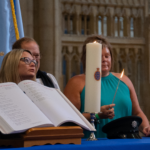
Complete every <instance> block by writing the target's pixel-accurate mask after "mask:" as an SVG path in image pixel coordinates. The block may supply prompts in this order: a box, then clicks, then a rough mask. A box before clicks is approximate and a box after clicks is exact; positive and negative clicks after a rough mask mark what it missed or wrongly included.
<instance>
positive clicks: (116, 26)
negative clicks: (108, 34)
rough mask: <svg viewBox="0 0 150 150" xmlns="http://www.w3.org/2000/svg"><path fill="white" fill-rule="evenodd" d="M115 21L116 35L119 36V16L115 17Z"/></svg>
mask: <svg viewBox="0 0 150 150" xmlns="http://www.w3.org/2000/svg"><path fill="white" fill-rule="evenodd" d="M114 21H115V26H114V28H115V37H118V17H115V19H114Z"/></svg>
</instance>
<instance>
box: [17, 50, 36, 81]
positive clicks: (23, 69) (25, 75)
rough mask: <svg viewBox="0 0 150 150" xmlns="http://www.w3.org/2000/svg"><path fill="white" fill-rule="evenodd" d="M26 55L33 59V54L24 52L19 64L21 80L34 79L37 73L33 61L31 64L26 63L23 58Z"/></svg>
mask: <svg viewBox="0 0 150 150" xmlns="http://www.w3.org/2000/svg"><path fill="white" fill-rule="evenodd" d="M24 57H27V58H30V59H31V60H33V57H32V56H31V54H29V53H28V52H23V53H22V56H21V59H22V60H20V62H19V65H18V72H19V76H20V79H21V81H22V80H31V79H33V77H34V76H35V74H36V66H35V64H34V63H33V62H31V63H30V64H26V63H25V62H24V60H23V58H24Z"/></svg>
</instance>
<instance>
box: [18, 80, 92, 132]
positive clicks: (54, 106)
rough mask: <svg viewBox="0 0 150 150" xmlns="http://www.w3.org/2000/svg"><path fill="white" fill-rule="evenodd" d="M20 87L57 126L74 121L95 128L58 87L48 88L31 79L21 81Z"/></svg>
mask: <svg viewBox="0 0 150 150" xmlns="http://www.w3.org/2000/svg"><path fill="white" fill-rule="evenodd" d="M19 87H20V88H21V89H22V90H23V91H25V92H26V94H27V95H28V96H29V98H30V99H31V100H32V101H33V103H35V104H36V105H37V107H38V108H39V109H40V110H41V111H42V112H43V113H44V114H45V115H46V116H47V117H48V118H49V119H50V120H51V121H52V122H53V123H54V125H55V126H59V125H61V124H63V123H65V122H74V123H76V124H78V125H80V126H82V127H83V128H85V129H88V130H94V129H93V127H92V126H91V124H90V123H89V122H88V121H87V120H86V119H85V118H84V119H85V120H86V121H85V120H84V119H83V118H82V117H80V115H81V116H83V115H82V114H81V113H80V112H79V111H78V110H77V109H76V108H75V107H74V109H73V108H72V107H71V106H70V104H68V103H67V101H65V100H64V97H62V96H61V94H60V93H59V92H58V91H57V90H56V89H54V88H48V87H46V86H43V85H40V84H39V83H36V82H33V81H29V80H26V81H22V82H21V83H19ZM76 111H78V113H77V112H76ZM79 114H80V115H79ZM87 124H88V125H87Z"/></svg>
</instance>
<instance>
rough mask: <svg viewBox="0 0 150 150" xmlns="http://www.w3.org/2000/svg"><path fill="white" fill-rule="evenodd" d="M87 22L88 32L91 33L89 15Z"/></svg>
mask: <svg viewBox="0 0 150 150" xmlns="http://www.w3.org/2000/svg"><path fill="white" fill-rule="evenodd" d="M86 23H87V24H86V28H87V34H90V16H87V18H86Z"/></svg>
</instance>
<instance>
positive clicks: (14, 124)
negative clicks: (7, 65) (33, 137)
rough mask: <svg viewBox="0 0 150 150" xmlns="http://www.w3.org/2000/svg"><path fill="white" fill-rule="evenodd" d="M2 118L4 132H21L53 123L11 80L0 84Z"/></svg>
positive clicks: (0, 115)
mask: <svg viewBox="0 0 150 150" xmlns="http://www.w3.org/2000/svg"><path fill="white" fill-rule="evenodd" d="M0 118H1V119H0V120H1V121H0V126H2V127H3V130H2V132H3V133H10V132H19V131H21V130H26V129H28V128H31V127H35V126H42V125H44V124H45V125H46V126H47V125H48V124H51V125H52V123H51V122H50V121H49V120H48V118H47V117H46V116H45V115H44V114H43V113H42V112H41V111H40V110H39V109H38V108H37V106H36V105H35V104H34V103H33V102H32V101H31V100H30V99H29V98H28V97H27V96H26V94H25V93H23V91H22V90H21V89H20V88H19V87H18V86H17V85H16V84H15V83H10V82H7V83H2V84H0ZM2 120H4V121H2ZM9 127H10V129H8V128H9ZM8 130H9V131H8Z"/></svg>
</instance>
